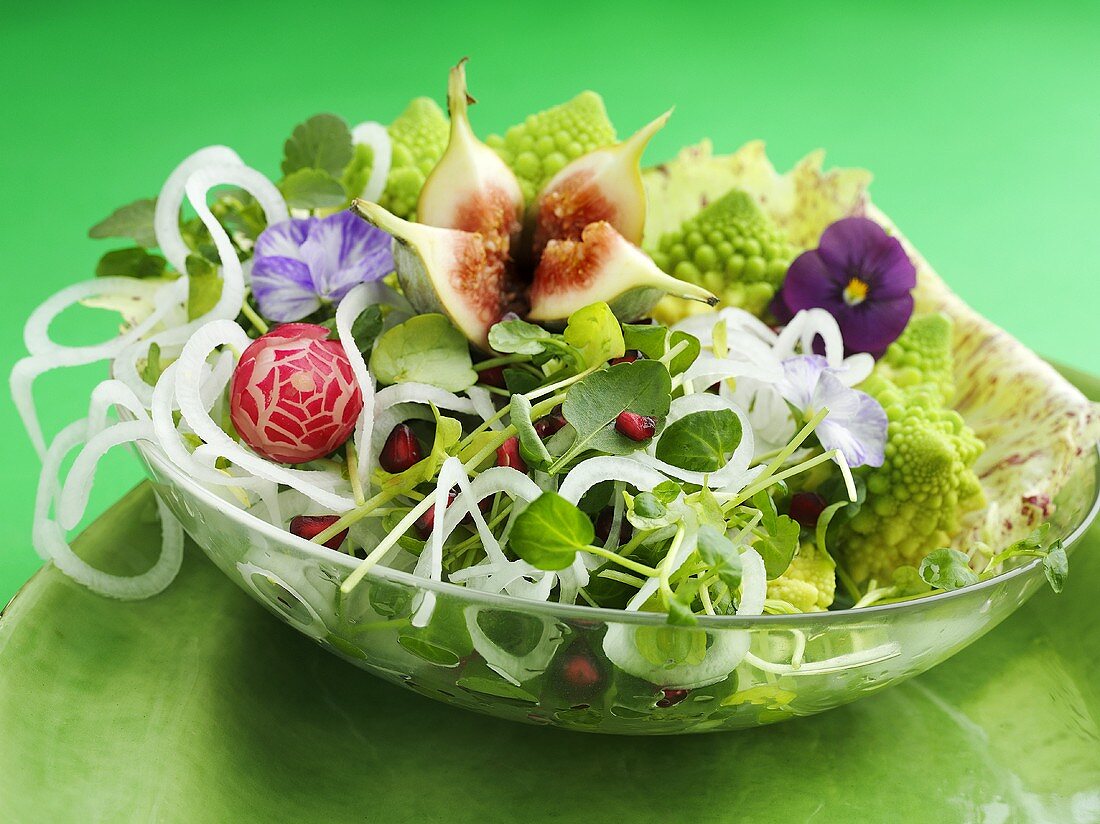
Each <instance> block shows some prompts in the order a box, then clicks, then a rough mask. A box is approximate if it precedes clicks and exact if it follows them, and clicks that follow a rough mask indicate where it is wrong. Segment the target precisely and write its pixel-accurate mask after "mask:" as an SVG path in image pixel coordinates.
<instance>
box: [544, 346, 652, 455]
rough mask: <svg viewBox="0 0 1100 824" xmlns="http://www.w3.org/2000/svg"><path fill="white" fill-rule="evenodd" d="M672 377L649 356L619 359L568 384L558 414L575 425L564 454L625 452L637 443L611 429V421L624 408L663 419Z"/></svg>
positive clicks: (612, 453)
mask: <svg viewBox="0 0 1100 824" xmlns="http://www.w3.org/2000/svg"><path fill="white" fill-rule="evenodd" d="M671 392H672V378H671V377H670V376H669V374H668V370H667V369H665V367H664V366H663V365H662V364H660V363H658V362H657V361H652V360H639V361H635V362H634V363H620V364H617V365H615V366H612V367H610V368H608V369H602V370H600V371H599V372H593V373H592V374H591V375H589V376H587V377H586V378H584V380H581V381H578V382H577V383H575V384H573V386H571V387H570V388H569V392H568V394H567V395H566V397H565V403H564V404H563V405H562V414H563V415H564V416H565V419H566V420H567V421H568V422H569V423H570V424H572V426H573V427H574V428H575V429H576V431H577V435H576V439H575V441H574V442H573V444H572V446H570V448H569V451H568V452H567V453H566V456H568V457H572V456H574V455H579V454H580V453H581V452H584V451H587V450H597V451H600V452H605V453H607V454H611V455H625V454H627V453H629V452H633V451H634V450H635V449H637V448H638V443H637V442H636V441H632V440H630V439H629V438H627V437H626V436H625V435H622V434H620V433H619V432H617V431H616V430H615V427H614V421H615V419H616V418H617V417H619V415H620V414H621V413H622V412H624V411H627V410H629V411H631V412H635V413H637V414H639V415H648V416H651V417H653V418H656V419H657V420H658V423H660V422H661V421H663V420H664V416H665V415H667V414H668V407H669V404H670V403H671V400H672V398H671Z"/></svg>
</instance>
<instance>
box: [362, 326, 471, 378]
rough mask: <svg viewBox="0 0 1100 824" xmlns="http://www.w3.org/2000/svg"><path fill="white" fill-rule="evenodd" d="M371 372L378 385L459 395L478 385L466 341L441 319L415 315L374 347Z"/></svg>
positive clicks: (383, 337)
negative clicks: (415, 386) (408, 386)
mask: <svg viewBox="0 0 1100 824" xmlns="http://www.w3.org/2000/svg"><path fill="white" fill-rule="evenodd" d="M370 371H371V374H373V375H374V376H375V377H376V378H378V380H379V381H381V382H382V383H385V384H392V383H410V382H416V383H428V384H431V385H432V386H438V387H439V388H440V389H446V390H447V391H449V392H461V391H462V390H464V389H469V388H470V387H471V386H473V385H474V384H475V383H477V372H475V371H474V369H473V361H472V360H471V359H470V347H469V345H468V344H467V342H466V337H465V335H463V334H462V333H461V332H459V331H458V330H457V329H455V328H454V326H452V325H451V322H450V321H449V320H447V318H445V317H444V316H443V315H438V314H430V315H417V316H415V317H413V318H410V319H409V320H407V321H405V322H404V323H401V324H398V325H397V326H395V327H393V328H392V329H389V330H387V331H386V332H385V333H383V334H382V336H381V337H379V338H378V340H377V341H376V342H375V344H374V350H373V351H372V352H371V357H370Z"/></svg>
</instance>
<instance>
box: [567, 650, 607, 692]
mask: <svg viewBox="0 0 1100 824" xmlns="http://www.w3.org/2000/svg"><path fill="white" fill-rule="evenodd" d="M561 676H562V678H563V679H564V681H565V683H566V685H567V686H568V687H570V688H572V689H575V690H576V689H580V690H584V689H589V688H590V687H594V686H596V685H597V684H599V683H600V681H602V680H603V675H602V674H601V673H600V669H599V667H597V666H596V662H595V661H594V660H593V659H592V656H591V655H588V654H587V653H583V652H579V653H574V654H573V655H570V656H569V658H567V659H566V661H565V663H564V664H563V665H562V668H561Z"/></svg>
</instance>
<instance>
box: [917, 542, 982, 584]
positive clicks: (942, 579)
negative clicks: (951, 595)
mask: <svg viewBox="0 0 1100 824" xmlns="http://www.w3.org/2000/svg"><path fill="white" fill-rule="evenodd" d="M920 577H921V578H923V579H924V580H925V582H926V583H927V584H928V585H929V586H931V587H933V588H935V589H944V590H952V589H960V588H962V587H967V586H970V585H971V584H976V583H978V575H977V573H975V572H974V570H972V569H971V568H970V561H969V559H968V558H967V557H966V555H965V554H964V553H962V552H959V550H957V549H950V548H948V547H943V548H942V549H937V550H934V551H933V552H930V553H928V555H927V556H925V558H924V560H923V561H921V562H920Z"/></svg>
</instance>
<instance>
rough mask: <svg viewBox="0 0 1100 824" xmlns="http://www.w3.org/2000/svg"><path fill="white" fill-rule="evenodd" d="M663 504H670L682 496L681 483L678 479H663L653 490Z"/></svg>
mask: <svg viewBox="0 0 1100 824" xmlns="http://www.w3.org/2000/svg"><path fill="white" fill-rule="evenodd" d="M651 492H652V494H653V495H655V496H656V497H657V499H658V500H659V501H660V502H661V503H663V504H670V503H672V502H673V501H675V500H676V499H677V498H679V497H680V485H679V484H678V483H676V481H662V482H661V483H659V484H657V485H656V486H655V487H653V489H652V490H651Z"/></svg>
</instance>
